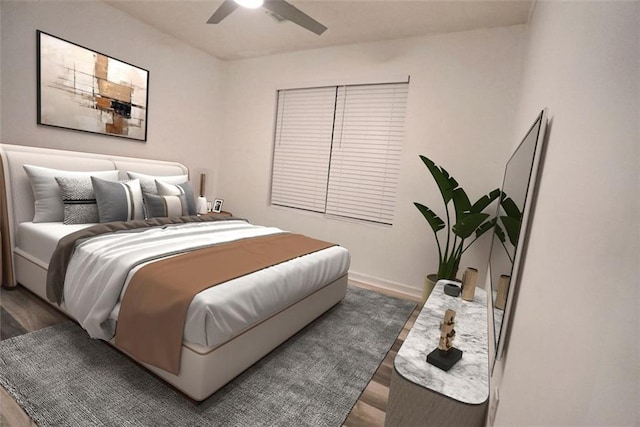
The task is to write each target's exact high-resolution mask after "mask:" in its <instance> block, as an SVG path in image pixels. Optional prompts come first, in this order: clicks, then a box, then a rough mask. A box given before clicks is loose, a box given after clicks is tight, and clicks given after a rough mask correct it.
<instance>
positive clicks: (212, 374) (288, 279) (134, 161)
mask: <svg viewBox="0 0 640 427" xmlns="http://www.w3.org/2000/svg"><path fill="white" fill-rule="evenodd" d="M0 155H1V159H2V164H1V166H2V171H1V172H2V179H3V183H2V186H1V188H0V191H1V193H0V198H1V199H2V205H1V209H2V211H1V212H0V214H1V216H0V218H1V220H2V222H1V224H0V227H1V228H0V231H1V233H2V234H1V236H2V278H3V286H5V287H9V288H10V287H15V286H17V285H18V284H20V285H22V286H24V287H26V288H27V289H29V290H30V291H32V292H33V293H35V294H36V295H38V296H39V297H41V298H42V299H44V300H45V301H48V302H50V303H52V304H53V305H54V306H55V307H56V308H58V309H60V310H62V311H63V312H65V313H66V314H68V315H69V316H70V317H72V318H73V319H74V320H76V321H77V322H78V323H79V324H80V325H81V326H83V327H84V328H85V329H86V330H87V331H89V334H90V335H91V336H93V337H96V338H100V339H103V340H105V341H107V342H110V343H111V344H112V345H115V346H116V348H119V349H120V350H121V351H123V352H124V353H125V354H128V355H129V356H130V357H131V358H132V359H134V360H136V361H137V362H138V363H140V364H141V365H143V366H145V367H146V368H147V369H149V370H150V371H152V372H153V373H155V374H156V375H158V376H159V377H161V378H163V379H164V380H165V381H167V382H168V383H170V384H171V385H173V386H174V387H176V388H177V389H179V390H180V391H182V392H183V393H184V394H186V395H187V396H189V397H190V398H192V399H194V400H196V401H201V400H204V399H206V398H207V397H208V396H210V395H211V394H213V393H214V392H215V391H217V390H218V389H220V388H221V387H222V386H223V385H225V384H226V383H227V382H229V381H230V380H231V379H233V378H234V377H235V376H237V375H238V374H240V373H241V372H242V371H244V370H245V369H247V368H248V367H249V366H251V365H252V364H253V363H255V362H256V361H258V360H259V359H260V358H262V357H263V356H264V355H266V354H267V353H269V352H270V351H271V350H273V349H274V348H275V347H277V346H278V345H279V344H281V343H282V342H284V341H285V340H287V339H288V338H289V337H291V336H292V335H293V334H295V333H296V332H297V331H299V330H300V329H302V328H303V327H304V326H306V325H307V324H308V323H310V322H311V321H313V320H314V319H315V318H317V317H318V316H320V315H321V314H322V313H324V312H325V311H326V310H328V309H329V308H331V307H332V306H333V305H335V304H337V303H338V302H339V301H340V300H341V299H342V298H343V297H344V296H345V293H346V284H347V271H348V268H349V254H348V251H347V250H346V249H344V248H341V247H339V246H335V245H328V246H322V247H321V249H317V250H310V251H309V252H308V253H305V254H304V255H301V256H296V257H292V258H283V259H285V261H282V262H278V263H277V264H275V265H269V266H268V267H265V268H260V269H259V270H256V271H255V272H253V273H250V274H244V275H241V276H240V277H233V278H230V279H229V280H225V281H223V282H222V283H220V284H219V285H217V286H213V287H211V288H207V289H205V290H203V291H202V292H198V293H197V295H196V296H195V297H194V298H193V300H192V301H191V303H190V304H189V307H188V312H187V315H186V323H185V326H184V328H182V326H180V327H179V328H178V329H180V333H181V334H183V335H181V336H180V343H179V344H178V353H179V356H178V357H179V365H178V368H177V369H174V370H172V369H169V368H165V369H163V368H161V367H159V366H163V365H161V364H157V363H155V362H154V361H151V362H148V360H147V359H145V358H144V357H143V356H139V355H138V353H135V352H133V351H132V352H128V351H127V350H126V349H127V347H126V346H120V345H117V343H116V338H117V336H114V335H113V334H112V332H113V331H115V329H116V325H118V319H120V323H121V324H122V325H124V324H126V319H127V316H126V313H125V314H122V313H121V306H122V305H123V303H124V302H126V301H127V300H126V299H125V298H124V297H125V295H130V294H133V291H131V292H129V293H127V292H126V291H127V289H128V288H127V287H128V286H129V283H131V282H132V281H133V280H134V279H136V277H137V279H138V280H137V282H140V281H144V280H143V279H140V277H142V274H141V273H138V270H144V269H145V268H147V267H146V266H147V265H149V264H154V263H158V264H160V263H163V262H167V263H171V262H172V261H173V262H174V264H167V265H176V264H179V265H183V264H184V261H180V262H179V263H176V260H177V258H178V257H180V256H183V254H184V255H185V256H186V252H187V246H196V247H198V248H200V249H203V251H208V250H210V251H213V250H215V251H216V252H221V251H219V250H218V249H220V248H221V247H222V246H224V245H223V244H228V246H231V245H235V244H236V242H238V244H244V243H242V242H241V241H244V240H251V239H249V237H251V238H253V239H254V240H258V239H260V238H264V239H272V238H273V239H276V238H277V239H279V238H280V237H288V236H289V233H286V232H284V230H279V229H276V228H273V227H263V226H260V225H255V224H250V223H249V222H247V221H245V220H243V219H238V218H233V217H232V218H226V217H216V216H215V215H209V216H206V217H207V218H205V216H203V217H195V216H183V217H181V218H183V219H179V220H176V221H174V220H172V219H170V218H169V219H166V221H165V222H168V223H170V224H169V225H167V224H165V223H164V222H163V223H162V224H163V225H162V226H158V225H157V224H151V225H154V226H153V227H152V226H149V224H146V223H148V222H149V221H145V220H144V219H140V216H141V212H140V207H137V208H136V209H135V210H136V214H135V215H136V216H135V218H134V216H133V213H131V212H133V210H132V208H131V207H130V210H131V212H130V214H131V215H130V216H131V217H130V218H129V219H132V221H128V222H127V223H122V224H121V223H119V222H118V223H115V222H109V223H107V225H109V224H117V227H125V228H127V230H120V229H119V230H118V232H117V233H114V232H107V233H106V234H104V235H100V236H96V237H92V238H91V239H86V238H85V237H86V234H87V233H88V234H92V233H93V230H94V229H101V228H104V227H103V224H99V225H94V224H93V223H81V224H63V223H62V222H61V221H59V220H58V221H48V220H47V219H51V218H53V219H55V218H54V217H53V216H52V217H51V218H46V217H47V216H48V215H49V214H50V211H53V210H55V209H53V208H51V205H47V204H46V203H45V202H43V203H44V204H42V203H41V202H42V200H44V199H42V194H43V193H38V192H37V191H36V195H35V197H34V190H32V183H33V182H34V179H35V178H34V177H33V175H28V174H27V171H26V170H25V167H24V166H25V165H27V168H26V169H29V168H35V169H38V168H44V169H43V170H48V169H55V170H59V171H68V172H69V174H71V175H72V176H75V175H73V174H74V173H76V172H83V173H87V172H88V171H101V172H104V174H105V177H106V176H107V175H108V176H109V178H108V179H109V180H111V181H114V182H116V181H118V180H121V181H124V180H126V179H131V178H132V177H135V178H136V179H137V178H138V177H144V176H149V177H157V178H158V179H160V178H167V180H168V181H171V179H169V178H172V177H173V179H174V181H176V182H172V185H173V184H178V182H177V181H181V180H184V178H178V177H184V176H188V170H187V168H186V167H185V166H184V165H182V164H180V163H175V162H167V161H156V160H147V159H138V158H129V157H120V156H110V155H102V154H91V153H80V152H71V151H65V150H54V149H45V148H35V147H27V146H16V145H7V144H0ZM30 173H31V174H32V173H33V172H32V171H30ZM91 174H93V172H91ZM114 177H115V178H114ZM93 179H95V177H94V178H93ZM100 179H102V177H101V178H100ZM105 179H106V178H105ZM141 179H142V178H141ZM98 181H100V180H98ZM58 182H60V181H58ZM156 183H157V181H156ZM110 185H111V184H110ZM158 186H160V184H158ZM168 187H171V186H168ZM187 187H188V185H187ZM34 188H36V187H34ZM60 188H61V189H62V188H63V187H62V183H60ZM143 188H144V186H143ZM40 190H41V191H45V190H42V189H40ZM46 191H49V190H46ZM46 191H45V193H44V194H45V195H46V196H47V197H48V195H49V193H47V192H46ZM186 196H189V194H187V195H186ZM57 197H59V195H58V196H57ZM176 197H177V196H176ZM180 197H184V195H181V196H180ZM190 197H193V196H192V195H191V196H190ZM54 198H55V197H54ZM169 199H170V200H174V197H173V196H171V197H167V198H166V200H169ZM187 199H188V197H187ZM180 200H182V201H184V200H186V199H180ZM145 201H147V199H146V198H145ZM100 202H101V200H100V199H98V203H100ZM39 203H40V204H39ZM168 204H169V202H165V205H168ZM130 205H131V206H133V204H130ZM64 206H65V209H66V206H67V205H66V204H65V205H64ZM101 207H102V206H101ZM165 208H166V209H169V208H168V207H166V206H165ZM56 209H57V208H56ZM144 209H145V216H148V214H149V212H147V211H146V210H147V209H150V207H149V206H147V205H146V204H145V206H144ZM182 209H183V212H182V213H187V211H186V209H187V207H186V205H184V206H183V208H182ZM167 212H168V211H167ZM101 213H102V211H101ZM39 215H40V217H39ZM43 215H44V216H43ZM65 215H66V212H65ZM36 219H37V221H36ZM66 220H67V217H65V221H66ZM163 221H164V219H163ZM137 222H140V223H145V225H144V227H148V229H146V228H145V229H144V230H139V229H136V230H134V231H130V230H128V228H129V224H134V223H137ZM174 222H175V223H174ZM123 224H124V225H123ZM144 227H143V228H144ZM160 229H161V230H170V231H171V233H172V234H170V233H169V231H162V234H169V237H168V239H169V240H168V241H167V243H164V244H153V245H149V244H147V243H136V244H135V245H138V244H140V245H142V246H135V248H139V247H145V248H147V247H151V246H153V247H154V249H153V253H148V254H147V252H145V251H147V249H145V250H138V249H136V250H133V249H131V250H128V252H127V251H124V252H125V253H124V255H120V252H123V251H122V249H121V248H122V247H125V246H126V247H130V248H133V247H134V246H132V243H131V242H132V241H139V242H146V240H143V235H144V236H145V237H144V239H155V237H154V234H153V233H156V234H158V233H160V232H159V231H158V230H160ZM147 234H148V235H149V236H147ZM77 236H80V237H79V238H80V240H79V241H78V243H77V244H73V245H72V246H73V248H74V249H73V251H67V252H69V253H72V254H73V255H72V256H71V257H70V258H69V259H68V260H67V263H65V270H64V271H62V273H60V272H59V271H57V270H58V259H59V255H60V253H62V252H64V251H62V250H61V247H62V246H63V245H62V244H61V243H62V242H67V241H72V240H74V239H75V238H76V237H77ZM83 236H84V237H83ZM114 236H115V237H114ZM187 236H188V237H187ZM164 238H165V237H164V236H163V239H164ZM100 239H103V240H100ZM124 239H127V240H124ZM129 239H132V240H129ZM136 239H138V240H136ZM171 239H173V240H171ZM187 240H188V241H189V244H188V245H187V244H186V242H187ZM125 241H126V245H124V246H123V244H122V243H121V242H125ZM151 241H153V240H151ZM98 242H99V243H98ZM112 242H113V243H112ZM111 244H113V248H114V249H113V250H112V252H111V253H110V254H111V255H109V256H112V255H113V254H118V256H120V258H119V259H123V260H125V259H126V260H127V263H128V264H127V265H126V269H125V270H113V271H118V274H114V273H113V271H108V274H103V275H104V276H105V277H109V278H110V279H109V280H111V281H105V282H104V283H103V281H100V280H97V279H96V280H94V279H93V278H95V277H98V275H99V274H98V273H99V271H98V270H99V269H100V268H104V267H103V266H104V265H105V262H104V261H103V259H111V258H109V256H107V255H105V254H99V255H97V254H96V253H95V249H93V252H91V250H90V249H91V247H92V246H94V247H95V248H100V251H107V249H104V248H110V247H111V246H108V245H111ZM276 244H277V243H276ZM145 245H146V246H145ZM183 246H184V251H183V250H182V249H180V250H178V249H176V248H182V247H183ZM161 247H163V248H166V252H162V251H161V249H157V248H161ZM225 247H226V246H225ZM156 249H157V250H158V251H160V252H158V253H156V252H155V251H156ZM109 250H111V249H109ZM149 250H150V249H149ZM162 250H164V249H162ZM143 255H144V256H143ZM82 256H86V258H81V257H82ZM207 256H209V255H207ZM226 256H230V255H228V254H227V255H226ZM100 257H107V258H100ZM174 257H175V258H174ZM134 258H135V259H134ZM155 260H160V261H156V262H154V261H155ZM92 263H93V264H95V265H96V267H95V268H97V269H98V270H96V271H98V272H96V271H88V272H87V269H88V267H87V266H89V265H93V264H92ZM120 263H122V262H120ZM118 265H120V264H118ZM185 265H186V264H185ZM67 266H68V270H66V268H67ZM114 268H115V267H114ZM118 268H120V267H118ZM170 268H172V269H173V268H174V267H170ZM54 272H55V273H56V274H57V275H56V274H53V273H54ZM60 274H62V276H60ZM82 274H85V276H82ZM87 274H88V276H87ZM52 277H53V279H52ZM56 277H65V278H66V279H65V280H64V285H63V283H62V280H57V279H55V278H56ZM230 277H231V276H230ZM48 280H49V289H48V288H47V281H48ZM52 282H56V283H57V284H58V285H59V286H61V288H60V289H61V291H60V292H61V293H62V297H61V298H62V299H61V301H59V302H60V304H56V302H55V297H52V295H54V294H52V290H51V286H52ZM137 282H136V283H137ZM110 286H114V287H113V289H114V291H110V293H111V295H115V296H113V297H112V298H111V300H108V302H107V303H105V302H104V300H102V299H101V300H91V301H89V302H87V296H86V294H89V295H90V296H91V295H94V294H96V293H100V292H103V291H102V289H111V288H108V287H110ZM118 286H120V287H119V288H118ZM136 289H137V288H136ZM48 293H49V295H47V294H48ZM103 293H107V292H106V291H104V292H103ZM91 297H92V296H91ZM101 298H102V297H101ZM127 298H129V301H133V300H132V299H131V298H133V297H127ZM51 300H54V301H51ZM91 304H93V305H91ZM132 304H133V303H128V305H129V306H130V305H132ZM87 307H91V308H87ZM96 307H98V308H99V309H96ZM87 313H89V314H87ZM95 313H98V315H96V314H95ZM148 335H149V336H151V335H153V334H148ZM145 361H147V362H148V363H147V362H145Z"/></svg>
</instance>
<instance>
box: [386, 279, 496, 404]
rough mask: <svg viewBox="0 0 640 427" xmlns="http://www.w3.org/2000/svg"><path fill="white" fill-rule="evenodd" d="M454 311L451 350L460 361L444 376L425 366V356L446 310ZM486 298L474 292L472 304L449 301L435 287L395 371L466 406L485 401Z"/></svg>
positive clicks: (435, 342) (457, 299) (480, 291)
mask: <svg viewBox="0 0 640 427" xmlns="http://www.w3.org/2000/svg"><path fill="white" fill-rule="evenodd" d="M449 308H450V309H452V310H455V312H456V318H455V322H456V325H455V330H456V336H455V339H454V341H453V346H454V347H455V348H457V349H460V350H462V351H463V354H462V359H461V360H460V361H458V363H456V364H455V365H454V366H453V367H452V368H451V369H450V370H449V371H447V372H445V371H443V370H441V369H439V368H437V367H435V366H433V365H431V364H429V363H427V355H428V354H429V353H430V352H431V351H432V350H434V349H435V348H437V347H438V339H439V338H440V322H441V321H442V319H443V317H444V313H445V311H446V310H447V309H449ZM487 327H488V324H487V294H486V292H485V291H484V290H483V289H478V288H476V291H475V297H474V300H473V301H464V300H463V299H462V297H461V296H459V297H451V296H449V295H446V294H445V293H444V292H443V285H441V284H437V285H436V286H435V287H434V289H433V291H432V292H431V295H430V296H429V299H427V302H426V304H425V305H424V307H423V308H422V311H421V312H420V314H419V315H418V318H417V319H416V322H415V324H414V325H413V328H411V331H409V334H408V335H407V338H406V339H405V340H404V343H403V344H402V346H401V347H400V350H399V351H398V354H397V356H396V358H395V361H394V365H395V369H396V371H397V372H398V373H399V374H400V375H401V376H402V377H404V378H405V379H407V380H408V381H411V382H413V383H414V384H416V385H418V386H421V387H425V388H428V389H430V390H432V391H434V392H437V393H440V394H443V395H445V396H448V397H450V398H452V399H455V400H458V401H460V402H463V403H468V404H481V403H484V402H485V401H486V400H487V398H488V397H489V353H488V341H489V339H488V331H487Z"/></svg>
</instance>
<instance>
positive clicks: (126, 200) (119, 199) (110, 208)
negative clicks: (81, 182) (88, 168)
mask: <svg viewBox="0 0 640 427" xmlns="http://www.w3.org/2000/svg"><path fill="white" fill-rule="evenodd" d="M91 183H92V184H93V191H94V192H95V194H96V202H97V205H98V216H99V218H100V222H111V221H130V220H133V219H144V208H143V203H142V189H141V188H140V181H139V180H137V179H132V180H130V181H119V182H116V181H107V180H104V179H100V178H96V177H95V176H93V177H91Z"/></svg>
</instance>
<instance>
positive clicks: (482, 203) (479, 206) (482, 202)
mask: <svg viewBox="0 0 640 427" xmlns="http://www.w3.org/2000/svg"><path fill="white" fill-rule="evenodd" d="M500 194H501V192H500V189H499V188H496V189H495V190H493V191H491V192H490V193H489V194H486V195H484V196H482V197H480V199H478V201H477V202H475V203H474V204H473V206H471V208H470V210H471V212H473V213H480V212H482V211H483V210H485V208H486V207H487V206H489V205H490V204H491V202H493V201H494V200H495V199H497V198H498V197H499V196H500Z"/></svg>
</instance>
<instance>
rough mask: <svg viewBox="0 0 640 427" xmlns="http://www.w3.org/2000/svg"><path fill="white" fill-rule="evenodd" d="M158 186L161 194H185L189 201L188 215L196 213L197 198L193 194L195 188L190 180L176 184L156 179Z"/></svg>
mask: <svg viewBox="0 0 640 427" xmlns="http://www.w3.org/2000/svg"><path fill="white" fill-rule="evenodd" d="M156 188H157V190H158V194H159V195H160V196H179V195H180V194H184V197H185V199H186V201H187V215H195V214H196V199H195V198H194V196H193V188H192V187H191V183H190V182H189V181H187V182H183V183H182V184H175V185H174V184H167V183H166V182H162V181H158V180H157V179H156Z"/></svg>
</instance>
